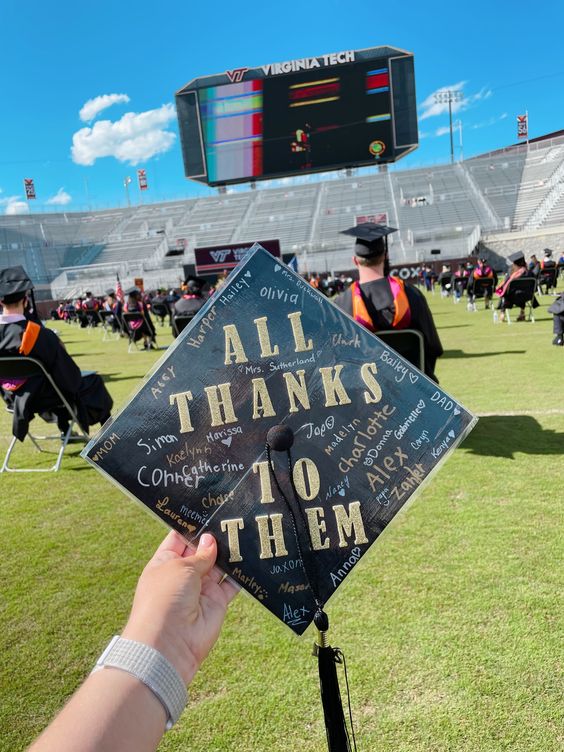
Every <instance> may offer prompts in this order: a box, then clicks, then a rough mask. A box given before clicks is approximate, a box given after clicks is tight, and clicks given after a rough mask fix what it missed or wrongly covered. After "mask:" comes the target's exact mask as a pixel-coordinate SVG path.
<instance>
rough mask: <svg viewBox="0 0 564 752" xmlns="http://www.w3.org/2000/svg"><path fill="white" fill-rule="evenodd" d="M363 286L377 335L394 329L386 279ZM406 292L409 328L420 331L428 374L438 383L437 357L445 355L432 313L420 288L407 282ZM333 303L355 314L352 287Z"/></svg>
mask: <svg viewBox="0 0 564 752" xmlns="http://www.w3.org/2000/svg"><path fill="white" fill-rule="evenodd" d="M360 289H361V291H362V296H363V298H364V302H365V304H366V310H367V311H368V313H369V314H370V318H371V319H372V321H373V322H374V327H375V329H376V334H378V329H380V330H382V329H391V328H392V321H393V320H394V312H395V311H394V296H393V294H392V289H391V287H390V283H389V282H388V280H387V279H386V278H383V279H376V280H373V281H371V282H363V283H362V284H361V286H360ZM405 293H406V295H407V300H408V302H409V308H410V311H411V324H410V325H409V328H410V329H417V330H418V331H420V332H421V334H422V335H423V339H424V341H425V373H426V374H427V376H429V377H430V378H432V379H433V380H434V381H436V382H437V383H438V379H437V377H436V376H435V365H436V363H437V358H439V357H440V356H441V355H442V354H443V346H442V344H441V340H440V339H439V335H438V333H437V328H436V327H435V322H434V321H433V315H432V313H431V311H430V309H429V306H428V305H427V301H426V300H425V297H424V296H423V293H421V292H420V291H419V290H418V289H417V288H415V287H413V286H411V285H405ZM333 302H334V303H335V305H336V306H337V307H338V308H340V309H341V310H342V311H344V312H345V313H348V314H349V316H352V291H351V288H350V287H349V288H348V289H347V290H345V292H343V293H341V295H338V296H337V297H336V298H335V299H334V300H333Z"/></svg>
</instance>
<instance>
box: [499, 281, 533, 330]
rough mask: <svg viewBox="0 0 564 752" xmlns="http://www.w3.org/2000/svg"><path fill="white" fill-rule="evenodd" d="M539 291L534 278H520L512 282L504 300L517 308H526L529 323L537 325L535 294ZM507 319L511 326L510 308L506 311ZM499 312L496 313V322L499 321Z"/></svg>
mask: <svg viewBox="0 0 564 752" xmlns="http://www.w3.org/2000/svg"><path fill="white" fill-rule="evenodd" d="M536 289H537V280H536V279H535V278H534V277H524V278H523V277H519V278H518V279H514V280H513V281H512V282H510V284H509V287H508V288H507V290H506V292H505V295H504V296H503V298H504V300H506V301H507V302H508V303H510V304H511V305H512V306H515V307H516V308H524V309H525V310H526V312H527V314H526V315H527V316H528V321H530V322H531V323H533V324H534V323H535V317H534V315H533V303H534V301H535V292H536ZM504 313H505V319H506V321H507V323H508V324H511V315H510V313H509V308H506V309H505V310H504ZM496 314H497V311H494V322H496V321H497V316H496Z"/></svg>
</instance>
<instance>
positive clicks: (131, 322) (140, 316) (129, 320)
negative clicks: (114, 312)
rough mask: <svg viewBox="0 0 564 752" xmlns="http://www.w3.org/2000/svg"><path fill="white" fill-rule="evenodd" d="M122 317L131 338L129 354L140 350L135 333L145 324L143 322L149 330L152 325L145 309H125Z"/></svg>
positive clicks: (128, 348)
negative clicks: (144, 311) (146, 316)
mask: <svg viewBox="0 0 564 752" xmlns="http://www.w3.org/2000/svg"><path fill="white" fill-rule="evenodd" d="M122 318H123V322H124V325H125V328H126V334H127V336H128V339H129V345H128V347H127V352H128V354H131V353H132V352H140V349H139V346H138V345H137V342H136V341H135V333H136V332H137V330H138V329H140V328H141V327H142V326H143V324H144V325H145V327H146V328H147V331H150V330H151V327H150V326H149V324H148V322H147V319H146V318H145V314H144V313H143V311H124V312H123V313H122ZM137 322H139V323H137Z"/></svg>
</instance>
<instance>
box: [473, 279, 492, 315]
mask: <svg viewBox="0 0 564 752" xmlns="http://www.w3.org/2000/svg"><path fill="white" fill-rule="evenodd" d="M473 283H474V284H473V285H472V287H471V288H469V289H468V310H469V311H473V312H474V313H476V311H477V310H478V309H477V308H476V298H484V304H485V308H486V309H488V308H489V305H490V303H491V300H492V297H493V288H494V280H493V277H477V278H475V279H474V280H473Z"/></svg>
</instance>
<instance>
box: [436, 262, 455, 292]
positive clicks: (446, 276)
mask: <svg viewBox="0 0 564 752" xmlns="http://www.w3.org/2000/svg"><path fill="white" fill-rule="evenodd" d="M437 282H438V283H439V285H440V288H441V295H442V296H443V297H444V298H448V297H450V294H451V293H452V270H451V268H450V264H443V268H442V269H441V273H440V274H439V278H438V279H437Z"/></svg>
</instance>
